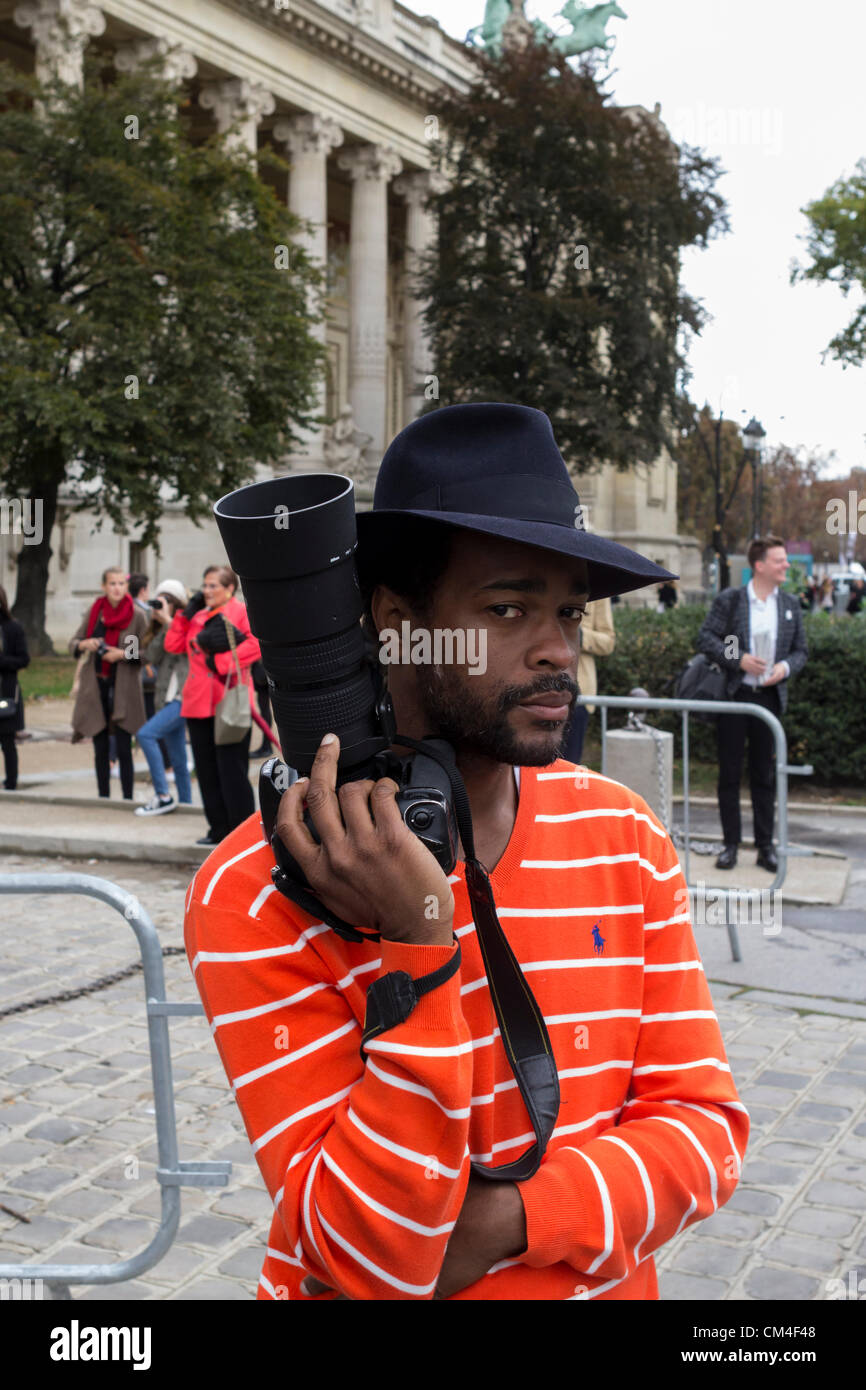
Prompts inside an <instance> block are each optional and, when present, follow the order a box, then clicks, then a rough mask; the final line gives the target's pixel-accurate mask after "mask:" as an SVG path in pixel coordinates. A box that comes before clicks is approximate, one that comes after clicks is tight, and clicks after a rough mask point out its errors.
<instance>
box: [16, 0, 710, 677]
mask: <svg viewBox="0 0 866 1390" xmlns="http://www.w3.org/2000/svg"><path fill="white" fill-rule="evenodd" d="M477 8H478V9H479V16H478V17H480V0H479V5H478V7H477ZM471 18H472V16H468V20H469V19H471ZM467 27H468V22H467ZM91 45H92V46H95V47H96V48H98V50H99V51H100V54H101V55H102V56H104V57H105V58H106V60H110V61H112V62H113V63H114V64H115V66H116V67H117V69H118V70H120V71H123V70H129V69H130V68H132V67H134V66H135V64H137V63H139V62H141V61H142V60H144V59H147V58H150V57H154V56H162V58H163V62H164V65H165V71H166V73H167V75H169V76H170V78H171V80H172V81H174V82H176V83H177V86H178V89H179V91H180V90H181V89H182V90H183V92H184V95H185V96H186V97H187V98H189V99H190V100H191V104H192V105H191V109H192V110H193V112H194V119H193V130H192V134H193V138H196V137H199V138H202V139H204V138H206V136H207V134H208V133H209V132H210V131H212V130H214V129H216V130H219V131H227V130H229V129H230V128H231V129H232V130H233V132H234V133H233V138H234V139H235V140H237V141H240V142H242V143H243V144H244V145H245V146H246V147H247V148H248V149H250V150H252V151H255V150H257V149H262V148H263V147H265V146H268V145H269V146H272V147H274V148H275V149H276V151H277V152H278V153H279V154H281V155H283V156H284V157H285V158H286V160H287V161H288V163H289V165H290V170H289V174H288V177H287V178H286V179H285V180H284V182H283V186H282V187H279V188H277V192H278V194H279V195H280V196H281V197H285V198H286V200H287V202H288V206H289V207H290V208H291V210H292V211H293V212H295V213H297V214H298V215H299V216H301V217H302V218H304V219H305V220H307V221H309V222H310V223H312V225H313V230H312V234H311V236H310V238H309V241H308V247H309V250H310V252H311V254H312V255H314V256H315V257H316V258H317V259H318V260H319V261H320V263H323V264H324V265H326V267H327V275H328V322H327V323H326V324H323V325H321V328H320V330H319V331H320V332H321V333H322V339H323V342H324V343H325V345H326V348H327V355H328V371H327V379H326V381H325V382H323V385H322V391H321V406H322V409H323V412H324V413H325V414H326V415H327V416H328V417H329V418H330V419H332V420H334V422H335V423H334V425H333V426H331V427H329V428H328V429H326V430H325V431H322V432H316V433H313V434H310V435H309V436H307V437H305V440H304V445H303V448H302V449H301V450H299V452H298V453H296V454H293V455H292V456H291V457H290V458H287V459H286V460H284V461H283V464H282V465H281V471H286V470H288V469H301V470H310V469H313V470H316V469H321V468H333V469H335V471H338V472H343V473H350V474H351V476H353V477H354V478H355V480H356V483H357V489H358V503H359V505H360V506H363V505H365V504H368V503H369V500H370V497H371V495H372V485H373V482H374V480H375V472H376V467H377V465H378V461H379V459H380V458H381V455H382V453H383V451H384V449H385V448H386V447H387V444H388V442H389V441H390V439H391V438H392V437H393V436H394V435H395V434H396V433H397V432H398V431H399V430H400V429H401V428H402V427H403V426H404V425H405V424H407V423H408V422H409V420H411V419H412V418H413V417H414V416H415V415H416V414H417V413H418V410H419V408H420V406H421V404H422V401H423V395H424V382H425V379H426V378H427V377H428V376H429V375H430V374H431V373H432V372H433V370H434V365H433V363H432V362H431V360H430V356H429V351H428V348H427V345H426V343H425V339H424V334H423V325H422V320H421V316H420V306H419V304H418V301H417V299H416V298H415V297H414V296H413V294H412V293H411V288H410V285H411V273H412V268H413V261H414V257H415V256H416V255H417V254H418V252H419V251H421V250H422V249H423V248H424V247H425V246H426V245H427V244H428V242H429V240H430V238H431V235H432V232H433V227H432V222H431V218H430V215H429V214H428V213H427V212H426V211H425V207H424V202H425V198H426V197H427V195H428V193H429V191H430V189H431V180H433V179H435V177H436V175H434V174H432V173H431V171H430V169H429V164H430V154H429V152H430V145H429V140H430V138H431V136H435V132H436V92H437V90H438V89H439V88H440V87H441V85H442V84H443V83H446V84H449V85H452V86H457V87H461V86H464V85H466V84H468V83H469V82H470V81H471V77H472V68H471V65H470V63H469V61H468V59H467V54H466V50H465V48H464V47H463V45H462V44H460V43H458V42H456V41H455V40H453V39H451V38H450V37H449V36H448V35H447V34H445V33H444V32H443V31H442V30H441V29H440V27H439V25H438V24H437V22H436V21H435V20H433V19H431V18H429V17H423V18H422V17H419V16H418V15H416V14H414V13H413V12H412V11H411V10H409V9H407V8H405V7H404V6H403V5H401V4H399V3H398V2H397V0H171V2H170V4H169V3H168V0H0V57H2V58H3V59H5V60H6V61H9V62H11V63H12V64H14V65H15V66H16V67H19V68H22V69H24V70H27V71H33V70H35V71H36V72H37V73H38V74H40V75H41V74H43V73H48V72H51V71H54V72H57V73H59V74H60V75H61V76H63V77H64V79H65V80H66V81H68V82H80V81H82V80H83V78H82V71H83V55H84V51H85V48H86V47H88V46H91ZM268 177H273V176H272V175H271V174H270V171H269V172H268ZM269 474H270V470H267V473H265V471H264V470H262V475H263V476H269ZM578 486H579V488H580V491H581V500H582V501H584V502H585V503H587V504H588V509H589V515H588V520H589V525H590V527H591V529H593V530H596V531H598V532H600V533H601V534H603V535H609V536H612V537H614V538H615V539H617V540H621V541H622V542H624V543H625V544H629V545H633V546H634V547H635V548H636V549H640V550H642V551H644V552H645V553H646V554H647V555H649V556H650V557H651V558H653V559H658V560H659V561H660V562H661V563H663V564H665V565H667V566H668V567H669V568H671V569H674V570H676V571H678V572H679V573H680V574H682V575H683V576H684V582H685V584H686V586H691V587H697V586H698V584H699V579H698V574H699V551H698V548H697V543H696V542H693V541H691V540H690V539H688V538H683V537H679V536H677V534H676V529H677V528H676V467H675V464H674V463H673V462H672V460H671V459H670V458H668V457H663V458H660V459H658V460H656V461H655V462H653V463H652V464H650V465H648V466H641V467H639V468H637V469H636V470H634V471H632V472H630V473H628V474H617V473H615V472H614V471H613V470H604V471H603V472H602V473H600V474H598V475H596V476H594V477H592V478H587V479H585V480H581V479H579V478H578ZM63 500H64V499H63V497H62V495H61V505H60V510H59V514H58V522H57V525H56V527H55V531H54V535H53V537H52V549H53V552H54V553H53V557H52V561H51V570H50V576H49V587H48V611H47V627H48V630H49V632H50V633H51V635H52V637H53V639H54V641H55V645H56V646H57V647H58V649H59V650H63V649H65V646H66V641H67V638H68V636H69V634H70V633H71V632H72V631H73V630H74V628H75V626H76V624H77V622H78V619H79V616H80V613H81V611H82V609H83V607H84V606H85V604H86V603H87V601H88V599H89V598H90V597H92V595H93V593H94V591H95V589H96V588H97V587H98V584H99V578H100V574H101V571H102V570H103V569H104V568H105V566H106V565H109V564H117V565H120V566H122V567H124V568H127V569H130V570H133V569H140V570H144V571H145V572H146V573H148V574H149V575H150V576H151V579H152V581H155V580H158V579H159V578H160V577H168V576H172V577H176V578H180V579H182V580H183V581H184V582H185V583H187V584H189V585H190V586H192V587H194V586H195V585H197V583H198V581H199V580H200V577H201V572H202V569H203V567H204V565H205V564H207V563H210V562H212V561H214V560H220V559H222V558H223V552H222V547H221V544H220V540H219V535H218V532H217V530H216V526H215V525H213V524H211V523H207V524H205V525H203V526H201V527H196V526H194V525H193V524H192V523H191V522H190V521H189V520H188V519H187V518H186V517H185V515H184V514H183V510H182V508H181V507H180V506H176V505H172V504H170V503H169V504H167V505H166V507H165V510H164V513H163V520H162V525H161V528H160V548H161V554H160V556H159V557H157V556H156V554H155V552H154V551H153V550H152V549H147V548H145V547H143V546H142V545H141V543H140V541H138V540H137V539H136V536H137V534H138V532H137V528H136V526H135V524H134V523H133V522H130V525H129V527H128V529H127V531H126V533H125V534H118V533H116V532H114V531H113V530H112V529H111V528H110V526H109V525H108V524H106V525H105V526H104V527H103V529H101V530H99V531H97V530H95V529H94V527H93V520H92V518H91V517H90V516H89V515H88V513H86V512H73V511H71V510H70V508H69V504H68V499H67V503H66V506H64V505H63ZM21 544H22V542H21V539H20V538H17V537H15V536H0V583H2V584H3V585H4V587H6V588H7V590H9V591H10V594H14V590H15V554H16V552H17V550H19V549H20V548H21ZM650 597H651V596H650V595H647V596H646V598H647V599H649V598H650Z"/></svg>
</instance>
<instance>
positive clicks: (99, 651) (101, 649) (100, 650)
mask: <svg viewBox="0 0 866 1390" xmlns="http://www.w3.org/2000/svg"><path fill="white" fill-rule="evenodd" d="M107 651H108V643H107V642H106V640H105V638H104V637H103V638H102V639H101V640H100V643H99V646H98V647H97V648H96V655H97V656H105V653H106V652H107Z"/></svg>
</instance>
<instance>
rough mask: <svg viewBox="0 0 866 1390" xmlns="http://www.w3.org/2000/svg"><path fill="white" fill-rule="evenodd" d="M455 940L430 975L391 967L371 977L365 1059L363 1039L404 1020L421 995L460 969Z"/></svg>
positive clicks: (368, 1039)
mask: <svg viewBox="0 0 866 1390" xmlns="http://www.w3.org/2000/svg"><path fill="white" fill-rule="evenodd" d="M454 941H455V943H456V945H457V950H456V951H455V952H454V955H453V957H452V959H451V960H449V961H446V962H445V964H444V965H440V967H439V969H438V970H431V971H430V973H429V975H420V976H418V978H417V979H413V978H412V976H411V975H407V974H406V971H405V970H392V971H391V972H390V974H388V975H382V976H381V977H380V979H378V980H374V981H373V983H372V984H371V986H370V988H369V989H368V990H367V1011H366V1014H365V1015H364V1032H363V1035H362V1037H361V1056H362V1057H363V1059H364V1061H365V1062H366V1060H367V1054H366V1052H365V1051H364V1044H365V1043H368V1042H369V1041H370V1039H371V1038H376V1037H378V1036H379V1034H380V1033H386V1032H387V1031H388V1029H389V1028H396V1026H397V1024H398V1023H405V1022H406V1019H407V1018H408V1017H409V1015H410V1013H411V1012H412V1010H413V1009H414V1007H415V1005H416V1004H417V1003H418V1000H419V999H421V998H422V996H423V995H425V994H429V992H430V990H431V989H438V987H439V985H444V983H445V981H446V980H450V978H451V976H452V975H456V974H457V971H458V970H459V969H460V942H459V941H458V940H457V937H456V936H455V937H454Z"/></svg>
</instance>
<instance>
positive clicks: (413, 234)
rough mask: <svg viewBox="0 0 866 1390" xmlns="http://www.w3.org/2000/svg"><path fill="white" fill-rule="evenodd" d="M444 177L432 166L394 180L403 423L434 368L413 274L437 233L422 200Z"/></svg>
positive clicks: (415, 408) (441, 187)
mask: <svg viewBox="0 0 866 1390" xmlns="http://www.w3.org/2000/svg"><path fill="white" fill-rule="evenodd" d="M446 186H447V180H446V179H445V178H444V176H443V175H442V174H439V173H437V172H436V171H435V170H434V169H419V170H418V172H417V173H414V174H403V175H402V176H401V177H400V178H399V179H397V180H396V182H395V184H394V192H395V193H399V194H400V196H401V197H402V198H405V199H406V275H405V281H404V298H403V424H404V425H408V423H409V421H410V420H414V419H415V416H416V415H417V414H418V412H419V410H420V409H421V405H422V403H423V400H424V386H425V381H424V378H425V377H426V376H429V375H430V374H431V373H432V371H433V355H432V351H431V348H430V342H429V338H428V336H427V332H426V329H425V326H424V320H423V318H422V311H423V308H424V303H425V301H424V300H423V299H420V298H419V297H418V296H417V293H416V289H415V275H416V273H417V270H418V259H419V256H420V254H421V252H422V251H426V250H428V248H429V247H430V246H431V245H432V242H433V240H434V237H435V235H436V219H435V216H434V214H433V213H430V212H428V211H427V209H426V207H425V203H426V201H427V199H428V198H429V197H430V195H431V194H435V193H442V192H443V191H444V190H445V188H446Z"/></svg>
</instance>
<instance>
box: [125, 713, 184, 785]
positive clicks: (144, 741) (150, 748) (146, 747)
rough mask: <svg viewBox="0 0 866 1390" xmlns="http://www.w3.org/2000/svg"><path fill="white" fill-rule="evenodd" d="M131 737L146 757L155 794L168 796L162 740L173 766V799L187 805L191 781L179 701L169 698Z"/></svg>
mask: <svg viewBox="0 0 866 1390" xmlns="http://www.w3.org/2000/svg"><path fill="white" fill-rule="evenodd" d="M135 737H136V738H137V739H138V743H139V747H140V748H141V749H142V751H143V753H144V756H145V757H146V758H147V765H148V767H149V768H150V776H151V780H152V781H153V789H154V791H155V792H156V794H157V796H169V795H170V793H169V790H168V780H167V778H166V775H165V764H164V763H163V761H162V754H161V753H160V751H159V742H158V740H159V739H163V740H164V741H165V745H166V747H167V748H168V752H169V757H170V758H171V765H172V767H173V769H174V777H175V786H176V787H177V799H178V801H183V802H186V804H187V805H191V804H192V784H191V782H190V780H189V769H188V768H187V765H186V720H184V719H181V717H180V700H171V701H170V702H169V704H167V705H163V707H162V709H160V710H157V712H156V714H155V715H154V716H153V718H152V719H148V721H147V723H146V724H142V726H141V728H140V729H139V730H138V732H137V733H136V735H135Z"/></svg>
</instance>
